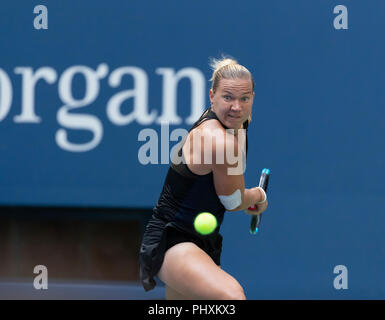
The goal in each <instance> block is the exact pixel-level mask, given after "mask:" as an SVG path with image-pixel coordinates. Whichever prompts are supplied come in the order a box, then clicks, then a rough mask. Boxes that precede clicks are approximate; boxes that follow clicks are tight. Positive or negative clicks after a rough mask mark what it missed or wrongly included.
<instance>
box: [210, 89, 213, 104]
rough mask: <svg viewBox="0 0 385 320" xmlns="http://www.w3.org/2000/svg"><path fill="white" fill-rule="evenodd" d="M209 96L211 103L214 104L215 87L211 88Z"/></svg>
mask: <svg viewBox="0 0 385 320" xmlns="http://www.w3.org/2000/svg"><path fill="white" fill-rule="evenodd" d="M209 97H210V103H211V104H213V98H214V93H213V89H210V91H209Z"/></svg>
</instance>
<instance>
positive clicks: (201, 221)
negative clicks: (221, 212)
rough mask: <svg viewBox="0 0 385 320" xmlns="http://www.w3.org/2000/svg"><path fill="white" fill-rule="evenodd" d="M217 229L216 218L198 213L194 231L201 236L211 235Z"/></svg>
mask: <svg viewBox="0 0 385 320" xmlns="http://www.w3.org/2000/svg"><path fill="white" fill-rule="evenodd" d="M216 227H217V218H215V216H214V215H213V214H211V213H209V212H201V213H199V214H198V215H197V216H196V217H195V220H194V228H195V230H196V231H197V232H198V233H200V234H202V235H208V234H210V233H212V232H213V231H214V230H215V228H216Z"/></svg>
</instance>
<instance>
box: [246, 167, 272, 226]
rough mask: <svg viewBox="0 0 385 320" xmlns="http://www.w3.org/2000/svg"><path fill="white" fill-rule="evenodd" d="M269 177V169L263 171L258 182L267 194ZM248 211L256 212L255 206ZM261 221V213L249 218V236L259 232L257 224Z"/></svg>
mask: <svg viewBox="0 0 385 320" xmlns="http://www.w3.org/2000/svg"><path fill="white" fill-rule="evenodd" d="M269 177H270V170H269V169H266V168H265V169H263V170H262V173H261V178H260V180H259V186H260V187H261V188H262V189H263V190H265V192H267V187H268V185H269ZM248 209H249V210H251V211H253V210H257V205H256V204H255V205H254V206H253V207H249V208H248ZM261 219H262V213H260V214H259V215H253V216H252V218H251V223H250V233H251V234H256V233H257V232H258V230H259V224H260V222H261Z"/></svg>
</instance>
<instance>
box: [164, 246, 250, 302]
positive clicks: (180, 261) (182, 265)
mask: <svg viewBox="0 0 385 320" xmlns="http://www.w3.org/2000/svg"><path fill="white" fill-rule="evenodd" d="M158 277H159V279H160V280H162V281H163V282H164V283H165V284H166V286H168V287H170V288H171V289H173V290H174V291H173V292H175V291H176V292H177V293H180V295H181V296H182V297H185V298H187V299H208V300H210V299H211V300H212V299H213V300H216V299H224V300H238V299H246V298H245V295H244V292H243V289H242V287H241V285H240V284H239V283H238V281H237V280H235V278H233V277H232V276H231V275H229V274H228V273H227V272H225V271H224V270H223V269H221V268H220V267H219V266H218V265H216V264H215V262H214V261H213V260H212V259H211V258H210V256H209V255H208V254H207V253H206V252H204V251H203V250H202V249H201V248H199V247H198V246H197V245H196V244H194V243H192V242H182V243H178V244H176V245H175V246H173V247H171V248H170V249H168V250H167V251H166V253H165V257H164V261H163V264H162V267H161V269H160V271H159V273H158Z"/></svg>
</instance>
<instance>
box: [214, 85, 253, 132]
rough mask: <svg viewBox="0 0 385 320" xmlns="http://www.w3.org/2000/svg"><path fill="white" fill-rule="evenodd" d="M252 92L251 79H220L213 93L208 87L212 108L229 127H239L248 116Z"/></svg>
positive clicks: (251, 103)
mask: <svg viewBox="0 0 385 320" xmlns="http://www.w3.org/2000/svg"><path fill="white" fill-rule="evenodd" d="M253 99H254V92H253V88H252V83H251V80H248V79H222V80H220V81H219V84H218V87H217V90H216V91H215V93H214V92H213V91H212V89H210V102H211V106H212V110H213V111H214V112H215V113H216V115H217V117H218V119H219V120H220V121H221V122H222V123H223V124H224V125H225V126H226V127H228V128H230V129H239V128H241V126H242V124H243V123H244V122H245V121H246V120H247V119H248V118H249V116H250V114H251V108H252V105H253Z"/></svg>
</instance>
